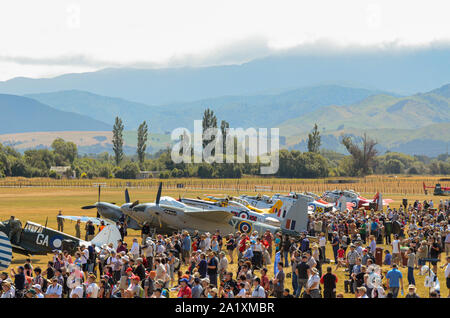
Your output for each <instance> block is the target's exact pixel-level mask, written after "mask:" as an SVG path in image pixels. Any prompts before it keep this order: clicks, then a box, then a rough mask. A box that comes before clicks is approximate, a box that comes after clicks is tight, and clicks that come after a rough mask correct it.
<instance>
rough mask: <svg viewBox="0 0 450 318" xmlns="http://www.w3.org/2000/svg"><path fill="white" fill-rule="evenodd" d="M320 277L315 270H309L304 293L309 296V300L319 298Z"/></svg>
mask: <svg viewBox="0 0 450 318" xmlns="http://www.w3.org/2000/svg"><path fill="white" fill-rule="evenodd" d="M319 287H320V276H319V271H318V270H317V268H312V269H311V275H310V276H309V278H308V281H307V282H306V293H307V294H308V295H310V296H311V298H321V297H322V296H321V295H320V290H319Z"/></svg>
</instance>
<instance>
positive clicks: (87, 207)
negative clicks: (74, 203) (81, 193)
mask: <svg viewBox="0 0 450 318" xmlns="http://www.w3.org/2000/svg"><path fill="white" fill-rule="evenodd" d="M96 207H97V206H96V205H86V206H82V207H81V208H82V209H83V210H90V209H95V208H96Z"/></svg>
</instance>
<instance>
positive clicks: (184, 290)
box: [177, 278, 192, 298]
mask: <svg viewBox="0 0 450 318" xmlns="http://www.w3.org/2000/svg"><path fill="white" fill-rule="evenodd" d="M188 283H189V280H188V279H187V278H182V279H180V289H179V291H178V296H177V297H178V298H192V290H191V288H190V287H189V285H188Z"/></svg>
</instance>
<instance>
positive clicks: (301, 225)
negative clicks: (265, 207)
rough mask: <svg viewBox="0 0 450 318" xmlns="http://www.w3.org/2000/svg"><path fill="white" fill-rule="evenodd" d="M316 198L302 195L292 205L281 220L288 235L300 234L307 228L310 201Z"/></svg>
mask: <svg viewBox="0 0 450 318" xmlns="http://www.w3.org/2000/svg"><path fill="white" fill-rule="evenodd" d="M313 200H314V198H313V197H310V196H300V197H299V198H298V199H297V201H296V202H295V203H294V204H293V205H292V206H291V207H290V209H289V210H288V211H287V213H286V217H285V218H284V220H283V221H282V222H281V229H282V231H283V232H284V233H286V234H288V235H296V234H297V235H298V234H299V233H301V232H304V231H306V230H307V224H308V203H309V202H311V201H313Z"/></svg>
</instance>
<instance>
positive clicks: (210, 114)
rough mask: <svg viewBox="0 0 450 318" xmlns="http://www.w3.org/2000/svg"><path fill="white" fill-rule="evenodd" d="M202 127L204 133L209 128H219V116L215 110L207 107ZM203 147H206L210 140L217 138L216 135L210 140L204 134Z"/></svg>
mask: <svg viewBox="0 0 450 318" xmlns="http://www.w3.org/2000/svg"><path fill="white" fill-rule="evenodd" d="M202 128H203V134H204V133H205V131H206V130H207V129H208V128H217V117H216V115H215V114H214V111H213V110H211V109H209V108H207V109H206V110H205V112H204V113H203V120H202ZM202 139H203V148H205V147H206V145H207V144H208V143H209V142H208V141H210V140H211V141H213V140H215V138H214V136H213V137H211V139H209V140H205V137H204V135H203V138H202Z"/></svg>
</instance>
